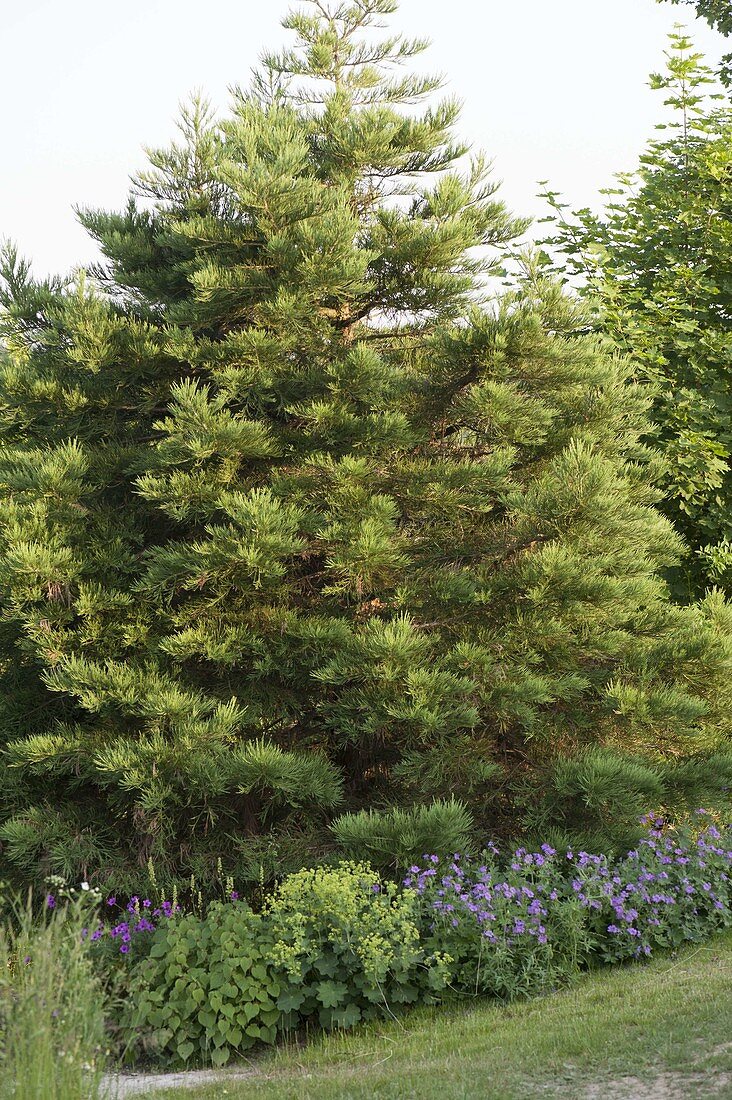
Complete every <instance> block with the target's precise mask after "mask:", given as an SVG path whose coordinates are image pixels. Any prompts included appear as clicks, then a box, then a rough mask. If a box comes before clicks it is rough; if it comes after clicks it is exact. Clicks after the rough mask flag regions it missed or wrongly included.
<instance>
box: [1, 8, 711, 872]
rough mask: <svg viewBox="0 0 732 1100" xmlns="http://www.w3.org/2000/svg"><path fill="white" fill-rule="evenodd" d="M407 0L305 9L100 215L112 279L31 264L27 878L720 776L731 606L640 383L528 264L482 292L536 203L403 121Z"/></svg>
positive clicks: (10, 857)
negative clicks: (503, 194) (681, 520)
mask: <svg viewBox="0 0 732 1100" xmlns="http://www.w3.org/2000/svg"><path fill="white" fill-rule="evenodd" d="M395 6H396V4H395V0H351V2H344V3H338V4H336V5H335V6H334V7H332V8H327V7H326V6H325V3H324V2H321V0H315V2H314V3H312V5H311V6H310V7H309V8H308V9H307V10H306V11H305V12H296V13H294V14H291V15H289V16H288V17H287V19H286V20H285V26H286V27H288V28H289V29H290V30H292V31H294V32H295V37H296V45H295V47H294V48H293V49H292V50H285V51H284V52H282V53H280V54H272V55H267V56H265V57H264V58H263V61H262V66H261V68H260V70H259V71H258V73H257V74H256V75H255V78H254V81H253V83H252V86H251V87H250V88H248V89H247V90H236V91H235V94H234V102H233V107H232V111H231V114H230V116H229V117H228V118H226V119H224V120H222V121H216V120H214V119H213V118H212V117H211V116H210V113H209V112H208V110H207V108H206V106H205V104H204V103H202V102H195V103H194V104H193V105H192V106H191V107H190V108H189V109H188V110H187V111H186V112H185V113H184V115H183V118H182V122H181V129H182V140H180V141H179V142H178V143H177V144H175V145H173V146H172V147H170V148H169V149H166V150H160V151H153V152H152V153H151V154H150V161H151V166H150V169H149V171H147V172H145V173H144V174H142V175H141V176H140V177H139V178H138V179H137V181H136V184H135V189H134V194H133V195H132V197H131V199H130V202H129V204H128V206H127V208H126V210H125V211H124V212H123V213H121V214H109V213H103V212H97V211H82V212H81V214H80V217H81V220H82V223H83V224H84V225H85V226H86V227H87V228H88V230H89V231H90V232H91V233H92V234H93V236H94V237H95V238H96V239H97V240H98V241H99V243H100V245H101V249H102V252H103V255H104V257H105V260H104V263H103V264H101V265H100V266H99V267H98V268H97V269H94V270H92V271H90V272H89V273H88V275H87V276H86V277H81V276H80V277H78V278H76V279H74V280H72V281H70V282H68V283H62V282H57V281H51V282H46V283H37V282H34V281H33V280H32V279H31V277H30V273H29V271H28V269H27V267H26V266H25V265H24V264H23V263H22V262H20V261H19V260H18V259H17V257H16V256H15V254H14V253H13V252H12V251H10V252H9V253H8V255H7V256H6V259H5V264H4V291H3V299H2V304H3V307H4V313H3V331H4V340H5V344H6V349H7V356H6V358H5V360H4V361H3V362H2V364H1V365H0V433H1V435H2V447H1V448H0V484H1V485H2V503H1V504H0V586H1V592H2V633H1V634H0V644H1V645H2V655H3V668H2V675H3V679H4V683H3V693H2V697H3V704H2V707H3V710H2V726H1V728H2V737H3V739H4V740H5V748H4V752H3V756H2V760H3V764H2V771H0V809H1V811H2V818H3V819H4V823H3V824H2V826H1V828H0V839H1V842H2V852H3V858H4V863H5V867H6V868H10V869H11V870H14V873H16V874H19V875H22V876H25V877H28V876H30V875H31V874H32V873H33V872H34V870H36V871H37V870H38V869H39V868H40V869H41V870H42V871H43V870H47V869H50V868H53V869H54V870H60V871H63V872H65V873H67V874H79V873H83V874H85V875H86V876H87V877H89V876H92V875H93V874H103V875H107V876H109V877H110V878H113V879H114V881H115V882H118V883H122V884H124V883H125V882H129V883H130V884H132V883H133V882H134V881H135V877H136V876H139V873H140V871H139V868H140V867H141V866H144V864H145V863H146V861H148V860H150V859H151V860H152V861H153V863H154V864H155V868H156V873H157V874H158V876H163V875H169V876H175V875H176V874H181V873H184V872H186V871H190V870H191V869H193V870H195V871H196V873H197V874H198V875H199V876H201V877H204V878H205V877H210V876H211V875H213V874H214V872H215V867H216V860H217V857H219V856H221V857H223V858H224V860H225V862H226V865H227V867H229V868H231V869H233V870H234V871H235V872H236V873H243V874H247V873H254V871H253V869H256V868H257V867H258V866H259V863H260V861H264V860H265V859H269V860H271V861H272V862H273V864H274V865H275V866H277V867H279V868H280V869H281V868H282V867H283V866H285V865H286V864H287V862H288V860H291V861H294V862H298V863H301V862H302V861H303V860H304V859H305V858H307V856H308V853H310V854H312V855H317V853H318V852H320V851H322V850H323V847H324V845H325V846H327V836H328V832H327V825H328V823H329V822H330V821H332V820H333V818H334V816H336V815H337V814H341V817H340V819H339V820H338V821H336V823H335V825H334V832H335V836H336V838H338V839H339V840H340V842H341V843H343V844H344V845H345V846H346V847H347V848H348V849H349V850H350V851H354V850H357V849H358V846H359V844H361V845H362V847H363V848H365V849H366V850H367V851H368V850H369V847H371V848H372V849H378V847H379V844H380V843H381V844H382V846H383V843H384V838H385V837H386V838H387V839H388V838H391V841H390V842H392V843H393V848H392V851H396V850H400V851H401V850H406V847H408V845H407V844H406V841H405V839H404V838H405V836H406V835H411V836H413V837H414V838H415V843H416V842H417V839H418V841H419V843H420V844H422V845H424V844H425V843H426V839H427V838H428V837H429V835H430V830H431V829H432V830H434V835H433V837H432V846H438V847H439V846H443V847H444V846H445V845H448V844H453V843H455V842H456V839H458V838H460V837H463V836H465V834H466V829H467V828H468V826H469V824H470V820H471V816H470V815H472V820H473V821H474V824H475V828H476V831H477V835H482V836H485V835H486V834H487V833H496V832H503V833H508V834H511V835H517V834H518V833H519V832H521V831H526V830H532V829H533V830H539V829H545V828H549V827H553V828H554V829H555V831H556V832H557V834H558V833H559V832H563V833H564V834H566V835H568V836H584V837H588V836H590V835H592V834H593V833H594V834H596V833H597V832H598V831H601V832H602V833H603V837H604V839H605V840H606V841H607V842H611V841H613V840H616V841H620V840H623V839H626V838H627V837H628V836H629V835H630V834H631V833H632V830H633V827H634V822H635V819H636V818H637V816H638V815H639V814H640V813H641V812H642V811H643V810H644V809H646V808H648V807H649V806H658V805H661V804H665V805H669V806H679V805H684V804H686V802H687V801H688V800H689V799H694V800H696V799H698V798H699V797H700V795H699V791H700V790H701V791H703V792H704V796H705V798H706V797H712V796H713V795H714V794H715V793H717V794H719V792H720V791H721V789H722V788H724V787H726V786H727V784H728V782H729V776H730V774H732V766H731V765H730V758H729V756H728V755H725V746H726V745H727V744H728V742H727V740H726V737H727V732H728V729H727V724H726V720H725V714H726V708H727V706H728V703H729V698H728V694H729V688H728V686H727V683H728V671H729V661H730V648H729V625H730V623H729V613H728V610H727V608H726V607H725V605H724V602H723V600H722V599H721V598H720V597H719V596H717V595H713V596H710V597H709V598H708V599H707V600H706V602H705V603H704V605H703V606H700V607H695V608H689V609H683V608H678V607H675V606H673V605H672V604H670V602H669V599H668V592H667V589H666V586H665V584H664V582H663V581H662V580H661V579H659V577H658V575H657V573H656V571H657V570H658V569H659V568H662V567H665V566H667V565H668V564H669V563H670V562H672V561H674V560H676V558H677V557H678V555H679V553H680V543H679V539H678V537H677V536H676V535H675V534H674V532H673V530H672V528H671V527H670V525H669V524H668V522H667V521H666V520H665V519H663V518H662V517H661V516H660V515H659V514H658V513H657V512H656V511H655V509H654V508H653V504H654V502H655V501H656V499H657V492H656V490H655V489H654V487H653V480H654V477H655V476H656V475H657V471H656V470H655V460H654V457H653V455H652V454H651V453H650V452H649V451H648V450H647V448H646V447H644V446H643V445H642V444H641V443H640V442H639V440H640V438H641V436H642V434H643V433H644V432H645V431H647V424H646V421H645V395H644V392H643V390H642V388H640V387H638V386H637V385H635V384H634V383H632V382H630V381H629V380H628V378H627V372H628V367H627V366H626V365H625V363H624V362H623V360H621V359H619V358H618V357H617V356H616V355H614V354H613V353H612V351H611V349H610V348H609V345H608V344H607V343H605V342H603V340H602V339H598V338H597V337H595V336H591V335H590V336H587V335H583V334H582V332H581V331H580V330H581V329H582V328H583V326H584V324H585V321H584V319H583V318H582V316H581V315H580V313H579V312H578V310H577V307H576V306H575V305H574V304H573V303H572V302H571V301H569V300H566V299H564V298H563V297H562V294H561V292H560V291H559V290H558V289H557V287H556V286H555V285H553V284H551V283H550V282H547V281H546V280H544V279H542V278H541V276H540V275H539V274H538V273H537V272H536V271H535V270H534V269H533V267H532V266H531V265H529V266H528V267H527V270H526V272H525V276H524V278H523V280H522V283H521V285H520V287H519V288H518V289H517V290H516V292H515V293H512V294H508V295H506V296H505V297H504V298H503V300H502V301H501V302H499V303H491V302H490V301H489V300H488V299H487V297H486V291H485V277H486V275H488V274H490V272H491V271H492V270H494V265H495V263H496V258H497V257H498V256H499V254H500V250H501V249H502V248H503V247H505V245H506V243H507V242H509V241H510V240H512V239H513V238H514V237H515V236H516V234H517V233H518V232H519V231H520V230H521V228H522V223H519V222H517V221H515V220H514V219H512V218H511V217H510V216H509V215H508V213H507V212H506V210H505V209H504V207H503V205H502V204H501V203H500V202H498V201H497V200H496V199H495V197H494V190H495V188H494V185H493V184H492V183H491V182H490V181H489V179H488V177H487V166H486V164H485V162H484V161H482V160H481V159H480V158H476V159H473V160H470V159H469V158H468V157H467V150H466V149H465V147H464V146H463V145H462V144H460V143H459V142H457V141H456V140H455V139H454V137H453V130H454V124H455V121H456V118H457V114H458V107H457V105H456V104H455V103H454V102H453V101H451V100H447V101H443V102H441V103H438V104H437V105H431V106H430V105H429V104H428V105H427V106H426V107H424V108H423V109H422V113H421V114H415V113H414V112H413V111H412V110H407V109H406V108H411V106H412V105H414V104H418V103H419V102H420V101H422V100H424V99H426V98H427V97H429V96H430V95H431V93H433V92H434V91H435V90H436V89H437V87H438V84H439V81H438V80H437V79H433V78H419V77H412V76H409V75H403V72H402V70H401V68H400V66H401V63H402V62H404V61H406V60H408V59H409V58H410V57H412V56H413V55H415V54H417V53H419V52H420V51H421V50H422V49H423V47H424V43H422V42H421V41H405V40H403V39H399V38H396V37H386V38H381V39H379V38H377V37H375V36H373V35H372V34H371V33H370V28H373V27H374V26H376V25H378V23H379V19H380V17H381V16H383V15H387V14H389V13H390V12H392V11H393V10H394V9H395ZM453 796H454V797H455V798H456V799H457V800H458V801H453V800H452V799H453ZM362 809H368V810H371V811H375V812H373V813H371V814H359V812H358V811H360V810H362ZM378 811H385V813H383V814H380V813H379V812H378ZM390 811H391V812H390ZM331 843H332V841H331ZM420 854H421V853H420ZM125 876H126V877H125Z"/></svg>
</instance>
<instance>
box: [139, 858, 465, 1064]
mask: <svg viewBox="0 0 732 1100" xmlns="http://www.w3.org/2000/svg"><path fill="white" fill-rule="evenodd" d="M417 908H418V900H417V898H416V895H414V894H413V893H412V892H411V891H406V892H405V891H401V890H400V888H399V887H398V886H397V885H395V884H394V883H388V884H386V883H383V882H381V881H380V880H379V879H378V877H377V876H376V875H375V874H374V873H373V872H372V871H371V870H370V868H369V867H368V866H366V865H365V864H355V863H343V864H341V865H340V866H338V867H336V868H322V867H321V868H317V869H315V870H305V871H301V872H299V873H298V874H295V875H290V876H289V877H288V878H287V879H285V881H284V882H283V883H282V884H281V885H280V886H279V887H278V888H277V889H276V890H275V891H274V893H273V894H272V895H270V897H269V898H267V899H266V901H265V905H264V908H263V911H262V912H261V913H255V912H253V911H252V910H251V909H250V908H249V907H248V906H247V905H246V904H244V903H241V902H237V903H235V904H229V905H226V904H221V903H215V904H213V905H212V906H211V907H210V908H209V910H208V913H207V914H206V916H205V917H199V916H196V915H193V914H189V915H186V916H182V917H180V918H175V919H170V920H168V921H167V922H166V923H165V924H164V925H161V926H160V927H159V928H158V929H157V931H156V932H155V934H154V937H153V942H152V947H151V949H150V954H149V957H148V958H147V959H145V960H144V961H143V962H142V963H140V964H138V965H137V966H136V968H135V970H134V976H133V978H132V982H131V988H130V999H129V1005H130V1007H129V1008H128V1009H127V1011H126V1013H125V1017H124V1020H123V1030H124V1032H125V1035H126V1037H127V1039H128V1040H129V1044H130V1047H129V1049H130V1052H131V1053H132V1054H140V1053H143V1052H144V1053H145V1054H147V1055H153V1056H157V1057H161V1058H164V1059H166V1060H168V1061H172V1062H176V1063H186V1062H192V1061H211V1062H213V1063H214V1065H223V1064H224V1063H225V1062H226V1061H228V1059H229V1057H230V1056H231V1054H232V1053H233V1052H241V1051H244V1050H246V1049H247V1048H248V1047H251V1046H252V1045H253V1044H254V1043H257V1042H265V1043H272V1042H274V1041H275V1039H276V1037H277V1035H278V1033H280V1032H282V1031H286V1030H291V1029H293V1028H295V1027H297V1026H298V1025H299V1024H300V1023H302V1022H305V1021H307V1020H310V1019H314V1020H316V1021H317V1023H318V1024H319V1025H320V1026H321V1027H325V1028H331V1027H350V1026H352V1025H353V1024H355V1023H357V1022H358V1021H360V1020H367V1019H371V1018H372V1017H374V1016H377V1015H379V1014H380V1013H386V1014H388V1013H389V1012H391V1011H392V1008H391V1006H392V1005H400V1004H410V1003H414V1002H416V1001H418V1000H419V1001H422V1002H425V1001H430V1000H434V999H435V996H436V995H437V993H438V992H439V991H440V990H441V989H442V988H443V987H444V986H445V984H446V980H447V970H446V960H445V959H444V958H442V957H441V956H440V955H439V954H437V953H435V954H434V955H433V956H432V957H428V956H427V954H426V953H425V951H424V949H423V947H422V945H421V944H420V937H419V929H418V926H417V920H416V917H417Z"/></svg>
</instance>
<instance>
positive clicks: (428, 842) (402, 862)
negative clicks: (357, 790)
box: [332, 799, 473, 868]
mask: <svg viewBox="0 0 732 1100" xmlns="http://www.w3.org/2000/svg"><path fill="white" fill-rule="evenodd" d="M472 825H473V819H472V816H471V814H470V812H469V811H468V810H467V809H466V807H465V806H464V805H463V804H462V803H461V802H458V801H456V800H455V799H450V801H436V802H433V803H432V804H431V805H430V806H415V807H413V808H412V809H406V810H400V809H394V810H386V811H383V812H379V811H378V810H362V811H361V812H360V813H357V814H342V815H341V816H340V817H339V818H338V819H337V821H335V822H334V823H333V826H332V830H333V834H334V836H335V838H336V840H337V842H338V844H339V846H340V847H341V848H342V849H343V850H344V851H345V852H346V853H347V855H349V856H350V857H351V858H353V859H367V860H368V861H369V862H370V863H372V864H374V865H375V866H377V867H382V868H400V867H406V866H408V865H409V864H410V863H411V862H412V861H413V860H414V859H417V858H419V857H421V856H422V855H423V853H424V852H438V853H439V854H440V855H447V854H448V853H451V852H464V851H465V850H466V849H467V848H468V846H469V843H470V834H471V829H472Z"/></svg>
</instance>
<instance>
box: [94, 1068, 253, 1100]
mask: <svg viewBox="0 0 732 1100" xmlns="http://www.w3.org/2000/svg"><path fill="white" fill-rule="evenodd" d="M254 1075H255V1071H254V1070H248V1069H232V1070H212V1069H196V1070H185V1071H183V1072H182V1073H115V1074H109V1076H108V1077H106V1078H105V1080H104V1087H105V1090H106V1093H105V1094H106V1096H107V1098H108V1100H126V1097H128V1096H149V1095H150V1094H151V1093H153V1092H157V1091H158V1090H159V1089H173V1088H178V1089H188V1088H193V1087H194V1086H195V1085H211V1084H216V1083H220V1084H221V1085H222V1086H225V1085H226V1082H227V1081H232V1082H233V1081H243V1080H245V1079H246V1078H247V1077H252V1076H254Z"/></svg>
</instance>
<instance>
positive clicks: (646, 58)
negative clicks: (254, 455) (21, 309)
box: [0, 0, 725, 276]
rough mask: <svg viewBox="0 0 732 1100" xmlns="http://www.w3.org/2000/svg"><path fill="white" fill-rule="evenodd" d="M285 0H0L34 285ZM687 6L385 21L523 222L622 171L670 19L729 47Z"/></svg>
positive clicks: (18, 210)
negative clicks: (414, 46) (185, 102)
mask: <svg viewBox="0 0 732 1100" xmlns="http://www.w3.org/2000/svg"><path fill="white" fill-rule="evenodd" d="M288 6H289V5H288V3H287V0H205V2H202V0H123V2H122V3H113V2H110V0H0V42H2V47H3V49H2V53H3V61H2V66H0V130H1V134H0V238H3V237H8V238H10V239H12V240H14V241H16V242H17V244H18V245H19V247H20V251H21V253H22V254H23V255H25V256H27V257H28V258H29V259H31V260H32V261H33V270H34V272H35V274H36V275H39V276H40V275H44V274H47V273H51V272H65V271H67V270H69V269H70V268H72V267H74V266H76V265H79V264H84V263H87V262H89V261H90V260H92V259H93V258H95V256H96V249H95V247H94V245H93V243H92V242H91V241H89V239H88V238H87V237H86V234H85V233H84V232H83V231H82V230H81V228H80V227H79V226H78V225H77V224H76V222H75V219H74V214H73V210H72V207H73V205H75V204H77V205H82V206H93V207H103V208H111V209H119V208H120V207H121V206H122V205H123V203H124V201H125V198H126V195H127V190H128V181H129V176H130V174H132V173H133V172H135V171H137V170H139V169H140V168H141V167H143V166H144V164H145V157H144V154H143V151H142V146H143V145H153V146H155V145H161V144H166V143H167V141H168V140H169V139H170V138H171V137H172V136H173V132H174V118H175V116H176V114H177V109H178V103H179V102H180V101H181V100H182V99H185V98H187V96H188V94H189V93H190V92H191V91H193V90H194V89H196V88H200V89H202V90H203V91H204V92H206V93H207V94H208V96H209V97H210V98H211V100H212V101H213V103H214V104H215V105H216V106H217V107H219V108H222V109H223V108H225V107H226V104H227V99H228V96H227V87H228V86H229V85H231V84H234V83H240V84H246V83H248V79H249V71H250V69H251V67H252V65H254V64H255V63H256V60H257V55H258V54H259V52H260V51H261V50H262V49H263V48H272V47H278V46H280V45H281V44H282V43H283V41H286V39H287V37H289V36H286V32H284V31H283V30H282V28H281V27H280V26H279V20H280V18H281V17H282V15H283V14H284V12H285V11H286V9H287V8H288ZM692 10H693V9H691V8H685V7H681V8H679V7H674V6H672V5H670V4H662V5H659V4H656V3H655V2H654V0H402V3H401V7H400V10H399V12H398V14H397V15H396V16H395V17H393V19H392V25H393V26H394V27H395V28H396V29H398V30H401V31H404V32H406V33H408V34H412V35H414V34H419V35H426V36H428V37H430V38H431V39H432V42H433V45H432V47H431V49H430V50H429V52H428V53H427V54H424V55H422V58H421V60H420V62H419V63H418V64H419V67H420V68H421V69H423V70H424V69H427V70H428V71H431V72H433V71H439V72H442V73H444V74H445V75H446V77H447V79H448V89H449V90H450V91H451V92H453V93H455V94H456V95H458V96H459V97H460V98H461V99H462V100H463V101H464V104H465V106H464V112H463V118H462V123H461V127H460V131H461V135H462V136H464V137H465V138H467V139H468V140H469V141H471V142H473V144H474V146H475V147H477V148H481V149H483V150H484V151H485V152H486V153H487V154H488V155H489V156H490V157H491V158H493V160H494V164H495V169H494V170H495V175H496V177H497V178H499V179H502V180H503V181H504V183H503V187H502V189H501V196H502V197H503V199H504V201H505V202H506V203H507V204H508V205H509V206H510V207H511V209H512V210H513V211H514V212H515V213H517V214H528V215H533V216H537V215H540V214H542V213H544V212H545V211H544V208H543V205H542V203H541V202H539V201H538V200H537V199H536V197H535V195H536V192H537V190H538V188H537V185H536V181H537V180H539V179H549V180H550V181H551V184H552V186H553V188H554V189H556V190H559V191H562V192H564V194H565V195H566V197H567V198H568V200H569V201H571V203H572V204H573V205H575V206H578V205H579V206H581V205H587V204H594V203H595V202H596V199H597V190H598V189H599V188H600V187H603V186H607V185H608V184H610V183H611V182H612V176H613V173H614V172H617V171H622V170H626V169H631V168H632V167H633V166H634V165H635V162H636V160H637V157H638V154H639V152H640V151H641V150H642V148H643V146H644V144H645V142H646V140H647V139H648V137H649V136H650V134H651V132H652V128H653V125H654V123H655V122H656V121H657V120H658V118H659V115H660V112H661V101H662V96H661V95H660V94H659V93H657V92H655V93H654V92H651V91H650V90H649V88H648V86H647V80H648V73H649V72H651V71H653V70H658V69H660V68H662V67H663V51H664V49H665V48H666V35H667V33H668V32H669V31H670V30H671V29H672V28H673V25H674V23H675V22H676V21H678V20H679V19H682V18H683V19H684V21H685V23H686V26H687V27H689V29H690V30H692V31H693V35H694V38H695V40H696V42H697V44H698V46H699V47H700V48H701V49H702V50H703V51H704V53H706V55H707V57H708V59H709V60H710V62H712V63H715V62H716V61H717V59H718V58H719V56H720V55H721V54H722V53H723V52H724V46H725V43H724V42H723V40H722V39H720V38H719V37H718V36H717V35H715V34H714V33H713V32H712V31H711V30H710V29H709V28H708V27H707V25H706V24H705V23H701V22H700V23H694V22H693V21H692V20H691V18H690V16H691V12H692Z"/></svg>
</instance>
